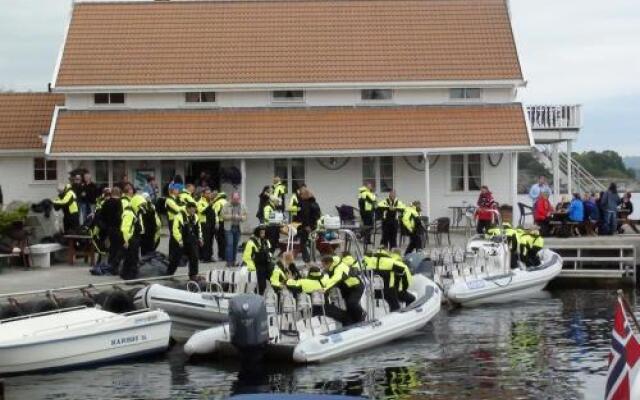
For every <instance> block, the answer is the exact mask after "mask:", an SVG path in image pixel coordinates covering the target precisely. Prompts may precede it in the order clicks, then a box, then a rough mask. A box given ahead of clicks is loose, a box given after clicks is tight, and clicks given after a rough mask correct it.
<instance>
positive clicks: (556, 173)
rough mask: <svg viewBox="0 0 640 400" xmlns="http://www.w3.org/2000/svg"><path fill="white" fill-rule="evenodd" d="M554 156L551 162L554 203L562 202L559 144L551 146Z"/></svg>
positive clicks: (552, 155)
mask: <svg viewBox="0 0 640 400" xmlns="http://www.w3.org/2000/svg"><path fill="white" fill-rule="evenodd" d="M551 148H552V154H551V162H552V165H553V200H554V203H558V202H559V201H560V198H561V196H560V149H559V144H558V143H554V144H552V145H551Z"/></svg>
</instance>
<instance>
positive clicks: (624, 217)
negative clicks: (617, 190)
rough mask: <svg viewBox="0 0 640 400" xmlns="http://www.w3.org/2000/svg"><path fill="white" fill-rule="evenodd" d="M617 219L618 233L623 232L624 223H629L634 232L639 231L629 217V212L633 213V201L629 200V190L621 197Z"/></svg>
mask: <svg viewBox="0 0 640 400" xmlns="http://www.w3.org/2000/svg"><path fill="white" fill-rule="evenodd" d="M618 214H619V220H618V233H624V229H622V227H623V226H624V225H629V227H630V228H631V229H633V231H634V232H635V233H639V231H638V228H637V227H636V224H635V222H633V220H632V219H631V214H633V203H632V202H631V192H626V193H625V194H624V196H623V197H622V202H621V203H620V211H619V212H618Z"/></svg>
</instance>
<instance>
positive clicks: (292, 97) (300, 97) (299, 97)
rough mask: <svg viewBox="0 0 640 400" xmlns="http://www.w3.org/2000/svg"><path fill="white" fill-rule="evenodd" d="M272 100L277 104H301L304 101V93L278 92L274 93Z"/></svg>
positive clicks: (292, 91) (298, 91)
mask: <svg viewBox="0 0 640 400" xmlns="http://www.w3.org/2000/svg"><path fill="white" fill-rule="evenodd" d="M272 99H273V101H276V102H301V101H304V91H302V90H276V91H274V92H272Z"/></svg>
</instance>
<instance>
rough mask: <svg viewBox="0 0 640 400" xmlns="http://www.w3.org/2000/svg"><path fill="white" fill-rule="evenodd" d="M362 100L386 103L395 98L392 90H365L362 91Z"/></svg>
mask: <svg viewBox="0 0 640 400" xmlns="http://www.w3.org/2000/svg"><path fill="white" fill-rule="evenodd" d="M360 98H361V99H362V100H363V101H385V100H391V99H392V98H393V90H391V89H363V90H361V91H360Z"/></svg>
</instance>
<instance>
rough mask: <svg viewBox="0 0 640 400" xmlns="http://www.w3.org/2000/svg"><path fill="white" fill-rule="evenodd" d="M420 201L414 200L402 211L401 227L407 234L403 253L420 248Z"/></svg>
mask: <svg viewBox="0 0 640 400" xmlns="http://www.w3.org/2000/svg"><path fill="white" fill-rule="evenodd" d="M420 211H421V207H420V202H419V201H414V202H413V203H411V205H410V206H408V207H405V209H404V211H403V213H402V228H403V229H404V231H405V232H406V233H407V235H409V245H408V246H407V249H406V250H405V252H404V255H405V256H406V255H407V254H409V253H411V252H413V251H415V250H420V249H422V238H421V236H420V235H421V233H422V229H423V227H422V221H421V220H420Z"/></svg>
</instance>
